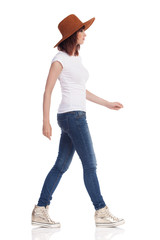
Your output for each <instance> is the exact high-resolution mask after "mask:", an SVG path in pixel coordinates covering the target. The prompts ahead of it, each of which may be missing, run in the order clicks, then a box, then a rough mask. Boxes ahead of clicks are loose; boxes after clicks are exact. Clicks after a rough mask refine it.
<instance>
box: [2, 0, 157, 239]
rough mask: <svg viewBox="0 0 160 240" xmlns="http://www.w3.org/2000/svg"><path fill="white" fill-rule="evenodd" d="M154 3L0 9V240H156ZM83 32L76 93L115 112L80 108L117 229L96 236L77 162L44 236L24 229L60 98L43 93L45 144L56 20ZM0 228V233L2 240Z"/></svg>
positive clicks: (49, 151)
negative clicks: (56, 225) (114, 106)
mask: <svg viewBox="0 0 160 240" xmlns="http://www.w3.org/2000/svg"><path fill="white" fill-rule="evenodd" d="M159 12H160V7H159V1H155V0H152V1H151V0H150V1H147V0H145V1H142V0H134V1H130V0H112V1H111V0H110V1H104V0H103V1H102V0H99V1H95V2H94V1H90V0H88V1H84V0H81V1H70V0H67V1H64V0H62V1H51V0H50V1H49V0H46V1H41V0H32V1H30V0H28V1H22V0H21V1H20V0H19V1H17V0H15V1H3V2H1V4H0V23H1V28H0V29H1V38H0V42H1V43H0V68H1V70H0V112H1V118H0V121H1V124H0V138H1V151H0V155H1V156H0V159H1V168H0V169H1V173H0V184H1V186H0V189H1V198H0V203H1V211H0V220H1V230H2V232H1V236H3V239H12V238H14V239H27V240H29V239H32V240H35V239H36V240H37V239H38V240H41V239H43V240H46V239H47V240H48V239H77V240H78V239H89V240H92V239H95V240H98V239H102V240H104V239H107V240H108V239H112V238H114V239H130V240H131V239H159V237H160V233H159V222H160V220H159V214H160V206H159V205H160V197H159V181H160V177H159V161H160V154H159V140H160V137H159V136H160V128H159V122H160V114H159V112H160V111H159V103H160V97H159V80H160V71H159V69H160V44H159V43H160V31H159V29H160V15H159ZM72 13H73V14H76V15H77V16H78V17H79V18H80V20H81V21H82V22H85V21H88V20H89V19H90V18H92V17H95V18H96V19H95V21H94V23H93V25H92V26H91V27H90V28H89V29H88V30H86V34H87V37H86V39H85V42H84V44H83V45H81V50H80V54H81V57H82V61H83V64H84V66H85V67H86V68H87V69H88V71H89V74H90V77H89V80H88V82H87V85H86V88H87V89H88V90H89V91H91V92H93V93H94V94H96V95H97V96H99V97H101V98H104V99H106V100H108V101H111V102H114V101H117V102H120V103H122V104H123V106H124V108H123V109H120V110H119V111H116V110H111V109H108V108H105V107H103V106H100V105H98V104H95V103H92V102H89V101H87V119H88V125H89V128H90V132H91V135H92V140H93V144H94V149H95V153H96V157H97V162H98V166H97V175H98V178H99V183H100V187H101V192H102V195H103V198H104V199H105V201H106V204H107V205H108V207H109V208H110V211H111V212H112V213H113V214H114V215H116V216H117V217H122V218H124V219H125V221H126V223H125V224H124V225H122V226H121V227H119V228H114V229H97V228H96V227H95V223H94V212H95V211H94V207H93V205H92V202H91V200H90V198H89V195H88V193H87V191H86V189H85V186H84V182H83V170H82V165H81V162H80V159H79V157H78V155H77V153H75V155H74V158H73V160H72V163H71V166H70V168H69V169H68V171H67V172H66V173H65V174H64V175H63V177H62V179H61V181H60V183H59V185H58V187H57V189H56V190H55V192H54V195H53V199H52V202H51V205H50V216H51V217H52V218H53V220H56V221H60V223H61V226H62V227H61V229H60V231H59V232H57V233H54V232H51V230H49V232H45V231H47V230H44V229H38V230H37V232H35V231H36V230H35V228H33V227H32V226H31V224H30V222H31V212H32V209H33V207H34V205H35V204H37V201H38V198H39V195H40V191H41V188H42V185H43V182H44V179H45V177H46V175H47V173H48V171H49V170H50V169H51V167H52V166H53V165H54V162H55V160H56V157H57V153H58V146H59V138H60V128H59V126H58V125H57V121H56V114H57V109H58V106H59V103H60V100H61V91H60V84H59V81H57V83H56V85H55V88H54V90H53V92H52V99H51V108H50V121H51V126H52V138H51V141H50V140H49V139H48V138H46V137H45V136H44V135H43V134H42V122H43V115H42V114H43V113H42V102H43V93H44V87H45V83H46V79H47V75H48V71H49V67H50V62H51V60H52V58H53V57H54V55H55V54H56V53H57V51H58V50H57V49H55V48H53V46H54V45H55V44H56V43H57V42H58V41H59V40H60V39H61V34H60V32H59V30H58V28H57V26H58V23H59V22H60V21H61V20H62V19H63V18H64V17H66V16H67V15H69V14H72ZM3 231H4V235H3Z"/></svg>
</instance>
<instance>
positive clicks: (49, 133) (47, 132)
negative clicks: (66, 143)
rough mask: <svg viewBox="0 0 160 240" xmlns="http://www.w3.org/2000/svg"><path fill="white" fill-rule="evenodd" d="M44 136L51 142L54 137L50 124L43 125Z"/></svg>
mask: <svg viewBox="0 0 160 240" xmlns="http://www.w3.org/2000/svg"><path fill="white" fill-rule="evenodd" d="M42 131H43V135H44V136H45V137H47V138H49V139H50V140H51V136H52V127H51V125H50V123H49V122H44V123H43V129H42Z"/></svg>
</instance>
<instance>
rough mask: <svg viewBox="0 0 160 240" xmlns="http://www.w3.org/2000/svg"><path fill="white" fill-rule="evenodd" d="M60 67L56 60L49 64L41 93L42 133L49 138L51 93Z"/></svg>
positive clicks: (50, 131)
mask: <svg viewBox="0 0 160 240" xmlns="http://www.w3.org/2000/svg"><path fill="white" fill-rule="evenodd" d="M62 69H63V67H62V64H61V63H60V62H58V61H55V62H53V63H52V64H51V66H50V69H49V73H48V77H47V81H46V86H45V91H44V94H43V135H44V136H46V137H48V138H49V139H50V140H51V138H50V136H52V128H51V125H50V119H49V113H50V103H51V94H52V90H53V88H54V86H55V84H56V81H57V78H58V76H59V74H60V73H61V71H62Z"/></svg>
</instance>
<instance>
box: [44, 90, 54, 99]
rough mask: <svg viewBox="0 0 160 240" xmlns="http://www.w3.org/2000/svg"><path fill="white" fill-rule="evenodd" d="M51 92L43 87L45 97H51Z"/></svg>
mask: <svg viewBox="0 0 160 240" xmlns="http://www.w3.org/2000/svg"><path fill="white" fill-rule="evenodd" d="M51 94H52V91H51V90H49V89H45V91H44V94H43V95H44V96H47V97H51Z"/></svg>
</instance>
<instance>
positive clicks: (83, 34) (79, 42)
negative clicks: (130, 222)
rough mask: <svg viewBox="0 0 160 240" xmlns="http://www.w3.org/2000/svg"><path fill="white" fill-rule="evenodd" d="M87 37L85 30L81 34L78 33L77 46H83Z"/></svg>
mask: <svg viewBox="0 0 160 240" xmlns="http://www.w3.org/2000/svg"><path fill="white" fill-rule="evenodd" d="M85 37H86V33H85V30H84V29H81V30H80V31H79V32H77V44H83V42H84V40H85Z"/></svg>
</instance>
